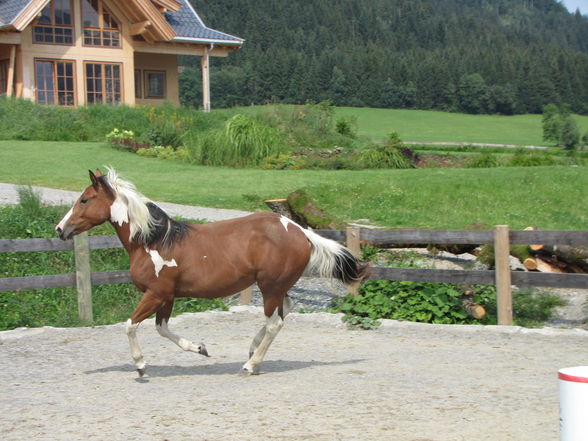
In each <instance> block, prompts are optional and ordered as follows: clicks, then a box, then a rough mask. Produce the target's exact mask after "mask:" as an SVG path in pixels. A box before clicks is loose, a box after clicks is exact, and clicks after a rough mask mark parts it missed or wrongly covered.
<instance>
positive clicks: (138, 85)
mask: <svg viewBox="0 0 588 441" xmlns="http://www.w3.org/2000/svg"><path fill="white" fill-rule="evenodd" d="M135 99H138V100H140V99H143V72H142V71H141V69H135Z"/></svg>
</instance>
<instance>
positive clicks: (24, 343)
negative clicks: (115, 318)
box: [0, 307, 588, 441]
mask: <svg viewBox="0 0 588 441" xmlns="http://www.w3.org/2000/svg"><path fill="white" fill-rule="evenodd" d="M262 324H263V314H262V313H261V310H260V309H258V308H254V307H239V308H235V309H233V310H232V311H231V312H205V313H196V314H185V315H182V316H179V317H176V318H173V319H172V320H171V323H170V326H171V329H172V330H174V331H175V332H177V333H178V334H180V335H182V336H185V337H187V338H191V339H193V340H195V341H204V342H205V343H206V345H207V347H208V349H209V352H210V354H211V358H202V357H200V356H198V355H196V354H193V353H185V352H182V351H181V350H180V349H178V348H177V347H176V346H174V345H173V344H172V343H171V342H169V341H168V340H164V339H162V338H161V337H159V336H158V335H157V333H156V331H155V329H154V326H153V320H148V321H146V322H145V323H144V324H143V325H142V326H141V328H140V332H139V339H140V341H141V343H142V346H143V351H144V354H145V356H146V359H147V363H148V368H147V376H146V377H144V378H143V379H139V378H137V375H136V373H135V371H134V367H133V365H132V364H131V360H130V355H129V349H128V343H127V338H126V335H125V332H124V327H123V325H122V324H118V325H111V326H100V327H95V328H71V329H56V328H39V329H28V330H24V329H19V330H14V331H5V332H0V341H2V345H1V346H0V366H2V369H0V384H2V387H1V388H0V434H1V438H2V440H3V441H22V440H27V439H29V440H44V441H50V440H72V441H74V440H76V441H77V440H88V441H90V440H97V441H103V440H111V441H116V440H121V441H123V440H124V441H128V440H130V439H145V440H157V441H164V440H174V441H182V440H186V441H188V440H189V441H199V440H202V441H204V440H207V441H221V440H222V441H225V440H231V441H253V440H292V441H294V440H296V441H299V440H313V441H323V440H324V441H339V440H349V441H352V440H370V441H379V440H381V441H384V440H386V441H389V440H395V441H416V440H418V441H456V440H492V441H496V440H500V441H509V440H512V441H548V440H549V441H552V440H555V439H558V430H559V418H558V412H559V407H558V406H559V398H558V384H557V371H558V369H560V368H563V367H568V366H577V365H585V364H586V363H587V354H586V347H587V345H588V332H587V331H583V330H577V329H576V330H560V329H543V330H527V329H521V328H517V327H497V326H486V327H481V326H443V325H426V324H416V323H407V322H396V321H391V320H384V321H383V324H382V326H381V327H380V328H379V329H377V330H375V331H350V330H347V329H346V328H345V327H344V326H343V324H342V323H341V320H340V316H338V315H331V314H326V313H314V314H297V313H293V314H291V315H290V316H288V317H287V319H286V326H285V327H284V329H283V330H282V332H281V333H280V335H279V336H278V338H277V339H276V341H275V342H274V344H273V345H272V347H271V348H270V350H269V352H268V356H267V358H266V362H265V363H264V364H263V365H262V374H261V375H259V376H254V377H247V378H243V377H239V376H238V375H237V372H238V371H239V369H240V367H241V366H242V364H243V363H244V362H245V355H246V353H247V349H248V347H249V343H250V341H251V338H252V337H253V335H254V334H255V332H256V331H257V329H259V328H260V327H261V326H262Z"/></svg>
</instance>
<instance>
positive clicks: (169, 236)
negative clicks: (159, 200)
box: [55, 169, 366, 376]
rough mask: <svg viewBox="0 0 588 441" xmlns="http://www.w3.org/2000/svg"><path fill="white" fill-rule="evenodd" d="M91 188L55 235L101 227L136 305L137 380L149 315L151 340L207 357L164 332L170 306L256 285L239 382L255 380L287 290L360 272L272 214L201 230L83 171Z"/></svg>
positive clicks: (288, 304)
mask: <svg viewBox="0 0 588 441" xmlns="http://www.w3.org/2000/svg"><path fill="white" fill-rule="evenodd" d="M90 180H91V181H92V185H90V186H89V187H88V188H86V189H85V190H84V192H83V193H82V194H81V196H80V197H79V199H78V200H77V201H76V202H75V204H74V205H73V207H72V208H71V210H70V211H69V212H68V213H67V214H66V215H65V217H64V218H63V219H62V220H61V222H59V224H58V225H57V226H56V227H55V230H56V232H57V234H59V237H61V238H62V239H64V240H66V239H70V238H71V237H72V236H73V235H75V234H79V233H82V232H84V231H87V230H89V229H90V228H92V227H94V226H96V225H99V224H102V223H104V222H106V221H109V222H110V223H111V224H112V225H113V226H114V229H115V230H116V232H117V234H118V237H119V239H120V241H121V242H122V244H123V246H124V248H125V249H126V251H127V252H128V254H129V257H130V266H131V268H130V272H131V278H132V280H133V282H134V284H135V285H136V286H137V288H139V289H140V290H141V291H143V292H144V295H143V298H142V299H141V301H140V302H139V304H138V306H137V308H136V309H135V311H134V313H133V314H132V316H131V318H129V320H128V321H127V324H126V332H127V335H128V337H129V343H130V346H131V354H132V357H133V359H134V361H135V365H136V367H137V370H138V372H139V375H141V376H142V375H143V374H144V372H145V361H144V359H143V354H142V352H141V348H140V346H139V342H138V340H137V335H136V334H137V327H138V326H139V324H140V323H141V322H142V321H143V320H145V319H146V318H148V317H149V316H151V315H152V314H156V318H155V323H156V328H157V331H158V332H159V334H161V335H162V336H163V337H166V338H168V339H170V340H171V341H173V342H174V343H175V344H177V345H178V346H179V347H180V348H182V349H183V350H185V351H192V352H197V353H200V354H202V355H206V356H208V353H207V351H206V348H205V347H204V345H203V344H200V345H195V344H194V343H192V342H190V341H188V340H186V339H184V338H181V337H179V336H177V335H176V334H174V333H173V332H171V331H170V330H169V328H168V321H169V317H170V315H171V312H172V308H173V304H174V298H176V297H201V298H215V297H225V296H229V295H232V294H235V293H237V292H239V291H241V290H243V289H245V288H246V287H248V286H250V285H252V284H253V283H254V282H257V284H258V286H259V289H260V290H261V293H262V295H263V305H264V306H263V307H264V312H265V316H266V324H265V326H264V327H263V328H262V329H261V330H260V331H259V332H258V334H257V335H256V336H255V338H254V339H253V343H252V344H251V347H250V350H249V356H250V358H249V360H248V361H247V362H246V363H245V365H244V366H243V369H242V373H244V374H258V373H259V366H260V363H261V362H262V360H263V358H264V356H265V354H266V352H267V350H268V348H269V346H270V344H271V343H272V341H273V340H274V338H275V337H276V335H277V333H278V332H279V331H280V329H281V328H282V326H283V325H284V317H285V316H286V315H287V314H288V313H289V312H290V311H291V310H292V301H291V299H290V298H289V297H288V295H287V293H288V290H289V289H290V288H291V287H292V286H293V285H294V284H295V283H296V281H297V280H298V279H299V278H300V276H302V274H303V273H304V272H305V270H309V271H314V272H318V274H319V275H321V276H323V277H333V278H337V279H339V280H341V281H343V282H344V283H351V282H355V281H358V280H362V279H363V278H364V277H365V274H366V267H365V266H363V265H361V264H360V263H359V262H358V260H357V259H356V258H355V257H354V256H353V255H352V254H351V253H350V252H349V250H348V249H347V248H345V247H343V246H342V245H339V244H338V243H337V242H334V241H332V240H329V239H325V238H323V237H321V236H319V235H317V234H316V233H314V232H312V231H310V230H307V229H304V228H302V227H300V226H299V225H298V224H296V223H294V222H293V221H291V220H290V219H288V218H286V217H283V216H280V215H278V214H275V213H256V214H252V215H250V216H245V217H242V218H239V219H233V220H226V221H220V222H214V223H210V224H204V225H195V224H188V223H184V222H177V221H175V220H173V219H171V218H170V217H169V216H168V215H167V214H166V213H165V212H164V211H163V210H161V209H160V208H159V207H157V206H156V205H155V204H154V203H153V202H151V201H149V200H148V199H147V198H145V197H144V196H143V195H141V194H140V193H139V192H137V190H136V189H135V186H134V185H133V184H132V183H130V182H127V181H124V180H122V179H120V178H119V177H118V176H117V174H116V172H115V171H114V170H112V169H109V170H108V173H107V174H106V175H103V174H102V173H101V172H100V171H99V170H97V171H96V173H95V174H94V173H92V172H91V171H90Z"/></svg>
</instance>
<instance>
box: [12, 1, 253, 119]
mask: <svg viewBox="0 0 588 441" xmlns="http://www.w3.org/2000/svg"><path fill="white" fill-rule="evenodd" d="M242 44H243V40H242V39H241V38H238V37H234V36H232V35H228V34H225V33H222V32H219V31H215V30H214V29H210V28H208V27H206V26H205V25H204V23H203V22H202V20H201V19H200V17H199V16H198V14H197V13H196V11H194V9H193V8H192V6H191V5H190V2H189V1H188V0H119V1H117V0H0V94H1V93H5V94H6V95H8V96H16V97H21V98H26V99H29V100H32V101H35V102H37V103H40V104H50V105H58V106H81V105H86V104H94V103H107V104H118V103H121V104H126V105H135V104H138V105H143V104H152V105H158V104H161V103H162V102H163V101H164V100H167V101H169V102H171V103H172V104H175V105H179V84H178V56H179V55H197V56H199V57H201V58H200V60H201V65H202V84H203V98H204V102H203V108H204V110H210V81H209V57H211V56H213V57H215V56H216V57H225V56H227V55H228V54H229V53H230V52H231V51H233V50H236V49H239V48H240V47H241V45H242Z"/></svg>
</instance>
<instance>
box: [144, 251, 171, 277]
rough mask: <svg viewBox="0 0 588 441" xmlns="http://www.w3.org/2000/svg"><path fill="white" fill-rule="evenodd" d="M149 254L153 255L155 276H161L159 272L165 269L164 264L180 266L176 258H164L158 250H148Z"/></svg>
mask: <svg viewBox="0 0 588 441" xmlns="http://www.w3.org/2000/svg"><path fill="white" fill-rule="evenodd" d="M146 251H147V252H148V253H149V255H150V256H151V261H152V262H153V266H154V267H155V276H156V277H159V272H160V271H161V270H162V269H163V267H164V266H170V267H171V266H178V264H177V263H176V259H172V260H164V258H163V257H161V254H159V251H157V250H146Z"/></svg>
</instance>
